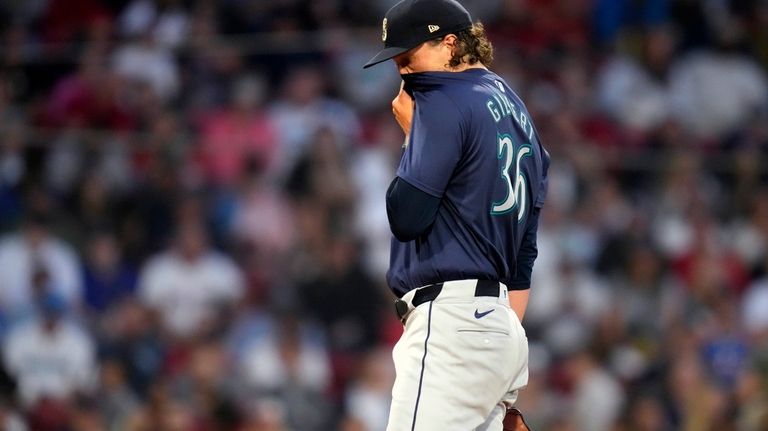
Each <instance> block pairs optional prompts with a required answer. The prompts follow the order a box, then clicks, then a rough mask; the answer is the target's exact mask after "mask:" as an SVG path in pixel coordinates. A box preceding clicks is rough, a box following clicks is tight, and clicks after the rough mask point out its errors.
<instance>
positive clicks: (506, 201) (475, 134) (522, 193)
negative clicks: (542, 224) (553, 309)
mask: <svg viewBox="0 0 768 431" xmlns="http://www.w3.org/2000/svg"><path fill="white" fill-rule="evenodd" d="M403 79H404V81H405V88H406V91H408V92H409V93H410V94H411V95H412V96H413V97H414V99H415V103H416V108H415V109H416V110H415V112H414V116H413V124H412V126H411V134H410V138H409V142H408V146H407V147H406V149H405V150H404V152H403V155H402V158H401V161H400V166H399V167H398V170H397V176H398V177H400V178H401V179H402V180H404V181H406V182H407V183H408V184H410V185H412V186H414V187H416V188H418V189H419V190H421V191H423V192H425V193H427V194H429V195H432V196H434V197H436V198H440V206H439V209H438V211H437V215H436V217H435V220H434V222H433V224H432V226H431V227H430V228H429V229H428V230H427V231H426V232H425V233H423V234H422V235H421V236H419V237H418V238H417V239H415V240H413V241H408V242H400V241H398V240H397V239H394V238H393V240H392V248H391V258H390V269H389V272H388V273H387V282H388V284H389V286H390V287H391V288H392V289H393V291H394V292H395V294H396V295H397V296H402V295H403V294H405V293H406V292H407V291H409V290H412V289H415V288H417V287H421V286H425V285H428V284H433V283H438V282H444V281H450V280H463V279H485V280H498V281H501V282H503V283H505V284H507V286H508V287H509V288H511V289H514V288H521V289H524V288H527V287H528V284H529V281H530V280H529V278H530V270H531V267H532V265H533V259H535V257H536V244H535V242H536V229H537V227H538V209H539V208H541V207H542V205H543V203H544V198H545V195H546V189H547V184H546V182H547V180H546V179H547V168H548V165H549V156H548V155H547V153H546V151H545V150H544V148H543V147H542V146H541V144H540V143H539V139H538V136H537V133H536V130H535V128H534V126H533V123H532V121H531V116H530V115H529V114H528V111H527V110H526V108H525V105H524V104H523V103H522V101H521V100H520V98H519V97H518V96H517V95H516V94H515V93H514V92H513V91H512V89H510V88H509V86H507V84H506V83H505V82H504V80H503V79H501V78H500V77H499V76H498V75H496V74H495V73H493V72H490V71H488V70H485V69H468V70H466V71H464V72H425V73H414V74H408V75H403ZM521 250H522V251H521ZM518 257H520V259H518ZM521 273H527V278H528V279H527V280H525V276H524V275H523V280H522V281H521V279H520V277H521Z"/></svg>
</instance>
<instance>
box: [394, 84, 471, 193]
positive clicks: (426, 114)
mask: <svg viewBox="0 0 768 431" xmlns="http://www.w3.org/2000/svg"><path fill="white" fill-rule="evenodd" d="M415 95H416V109H415V112H414V114H413V121H412V126H411V135H410V138H409V142H408V146H407V147H406V149H405V151H404V153H403V157H402V158H401V159H400V166H399V167H398V169H397V176H398V177H400V178H402V179H404V180H405V181H407V182H408V183H409V184H411V185H413V186H414V187H416V188H418V189H419V190H421V191H423V192H425V193H428V194H430V195H432V196H435V197H438V198H441V197H442V196H443V193H444V192H445V188H446V186H447V185H448V182H449V180H450V179H451V176H452V175H453V171H454V168H455V167H456V165H457V164H458V162H459V160H460V159H461V153H462V145H463V142H464V134H465V128H464V118H463V117H462V115H461V112H460V110H459V108H458V106H457V105H456V104H455V103H454V102H453V100H451V99H450V98H449V97H448V96H447V95H445V94H444V93H442V92H439V91H431V92H428V93H416V94H415Z"/></svg>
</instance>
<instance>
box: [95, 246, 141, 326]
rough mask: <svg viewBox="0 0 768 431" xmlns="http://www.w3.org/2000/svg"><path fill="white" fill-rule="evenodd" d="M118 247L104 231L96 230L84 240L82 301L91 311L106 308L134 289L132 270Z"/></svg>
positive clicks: (134, 282) (133, 271)
mask: <svg viewBox="0 0 768 431" xmlns="http://www.w3.org/2000/svg"><path fill="white" fill-rule="evenodd" d="M119 247H120V245H119V244H118V242H117V238H115V236H114V235H113V234H111V233H108V232H99V233H96V234H95V235H94V236H92V237H91V239H90V241H89V242H88V247H87V252H86V259H85V265H84V266H83V280H84V284H85V303H86V304H87V305H88V306H89V308H90V309H91V310H92V311H95V312H104V311H107V310H109V309H111V308H112V307H114V306H115V304H117V303H118V302H120V301H122V300H124V299H126V298H128V297H131V296H132V295H133V293H134V290H135V289H136V279H137V274H136V271H135V270H133V269H132V268H130V267H129V266H128V265H127V264H126V263H125V262H124V261H123V257H122V255H121V250H120V248H119Z"/></svg>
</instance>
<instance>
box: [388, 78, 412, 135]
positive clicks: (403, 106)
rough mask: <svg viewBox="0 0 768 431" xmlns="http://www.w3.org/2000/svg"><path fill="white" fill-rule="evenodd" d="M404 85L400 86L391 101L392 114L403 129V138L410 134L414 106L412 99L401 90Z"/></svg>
mask: <svg viewBox="0 0 768 431" xmlns="http://www.w3.org/2000/svg"><path fill="white" fill-rule="evenodd" d="M404 84H405V83H404V82H403V83H401V84H400V92H399V93H397V97H395V98H394V99H393V100H392V113H393V114H394V115H395V120H397V124H399V125H400V128H401V129H403V133H405V136H408V135H409V134H410V133H411V122H412V121H413V110H414V108H415V106H416V105H415V103H414V101H413V98H411V96H410V95H409V94H408V93H406V92H405V90H403V85H404Z"/></svg>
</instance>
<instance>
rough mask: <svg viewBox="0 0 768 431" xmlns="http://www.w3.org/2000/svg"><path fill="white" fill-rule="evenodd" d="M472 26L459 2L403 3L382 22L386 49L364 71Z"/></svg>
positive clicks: (407, 0)
mask: <svg viewBox="0 0 768 431" xmlns="http://www.w3.org/2000/svg"><path fill="white" fill-rule="evenodd" d="M470 27H472V17H471V16H470V15H469V12H467V10H466V9H464V6H462V5H461V4H459V2H457V1H456V0H402V1H400V2H398V3H397V4H395V5H394V6H392V8H391V9H389V10H388V11H387V13H386V15H385V16H384V21H383V22H382V23H381V40H382V42H384V49H382V50H381V51H379V53H378V54H376V55H375V56H374V57H373V58H371V59H370V60H368V63H365V66H363V68H364V69H365V68H368V67H371V66H373V65H376V64H379V63H381V62H383V61H387V60H389V59H391V58H392V57H395V56H397V55H400V54H402V53H404V52H406V51H408V50H410V49H413V48H416V47H417V46H419V45H420V44H422V43H424V42H426V41H428V40H430V39H436V38H438V37H442V36H445V35H446V34H450V33H456V32H459V31H461V30H466V29H468V28H470Z"/></svg>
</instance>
